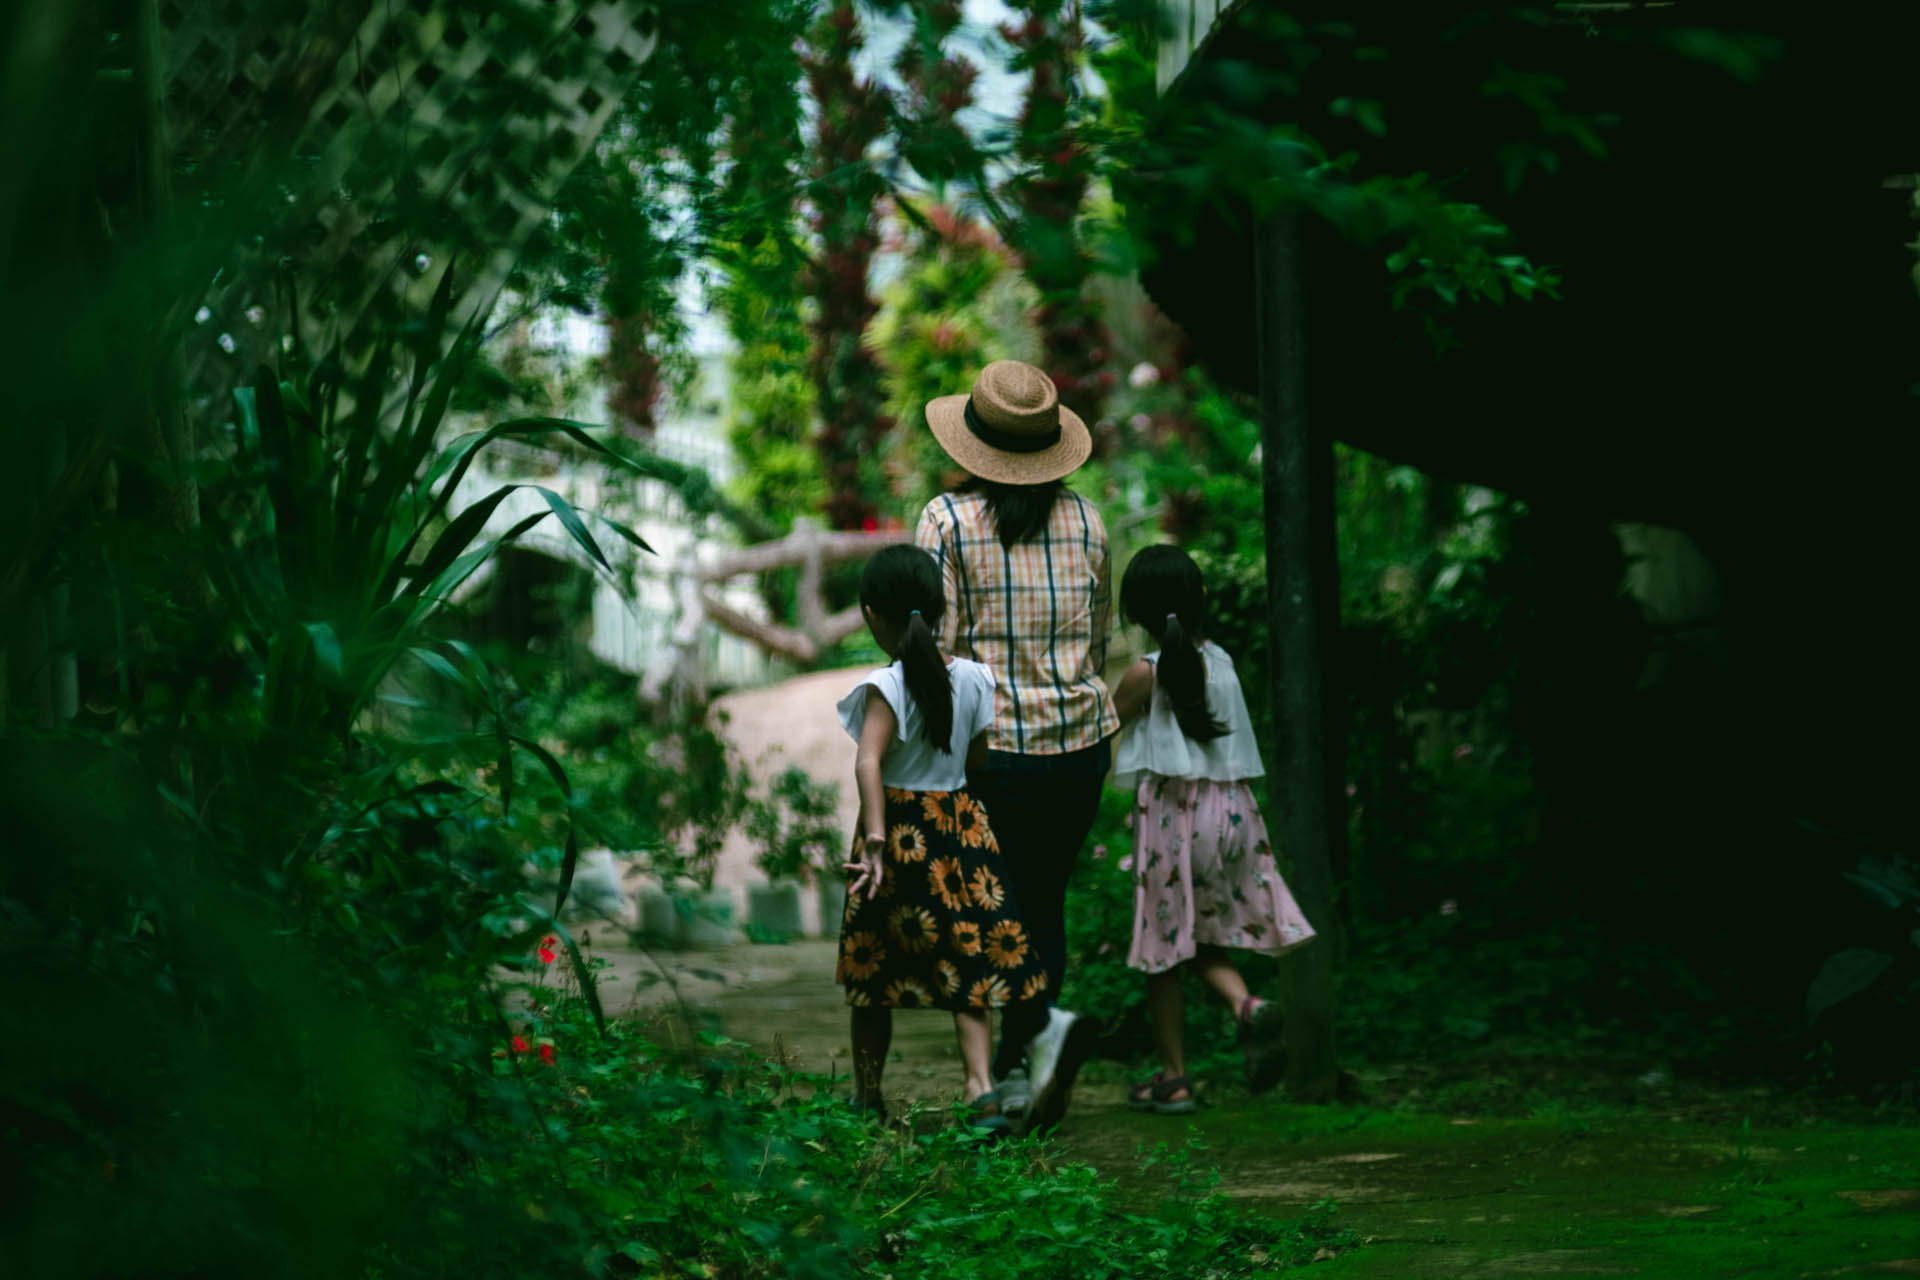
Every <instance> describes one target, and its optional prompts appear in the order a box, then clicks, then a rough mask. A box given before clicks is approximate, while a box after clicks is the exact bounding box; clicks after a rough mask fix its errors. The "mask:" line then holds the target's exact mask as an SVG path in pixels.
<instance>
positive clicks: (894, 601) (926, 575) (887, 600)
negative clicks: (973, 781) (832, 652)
mask: <svg viewBox="0 0 1920 1280" xmlns="http://www.w3.org/2000/svg"><path fill="white" fill-rule="evenodd" d="M860 603H861V604H862V605H864V606H866V607H867V608H868V609H869V610H871V611H872V612H873V613H875V614H877V615H878V616H880V617H882V618H885V619H886V620H887V621H888V622H890V623H892V624H893V625H894V626H895V627H897V628H899V633H900V645H899V649H898V652H897V653H895V655H894V656H895V657H897V658H899V660H900V670H901V672H902V674H904V675H905V677H906V685H907V696H908V697H910V698H912V699H913V705H915V706H916V707H918V708H920V719H921V720H922V721H923V722H924V723H925V724H926V727H927V741H928V742H930V743H932V744H933V745H934V747H935V748H936V749H938V750H940V751H952V750H953V680H952V677H951V676H949V675H948V673H947V664H946V660H945V659H943V658H942V657H941V656H940V645H939V643H938V642H937V641H936V640H935V639H934V638H933V629H934V627H935V626H937V625H939V622H940V618H941V616H942V615H943V614H945V613H946V597H945V595H944V593H943V591H942V588H941V584H940V566H939V565H937V564H935V563H934V559H933V557H932V556H930V555H928V554H927V553H926V552H924V551H922V550H921V549H920V548H918V547H915V546H911V545H909V544H907V543H896V544H895V545H893V546H891V547H882V548H881V549H880V550H879V551H877V552H875V553H874V557H873V559H871V560H869V561H867V567H866V570H865V571H864V572H863V573H861V575H860Z"/></svg>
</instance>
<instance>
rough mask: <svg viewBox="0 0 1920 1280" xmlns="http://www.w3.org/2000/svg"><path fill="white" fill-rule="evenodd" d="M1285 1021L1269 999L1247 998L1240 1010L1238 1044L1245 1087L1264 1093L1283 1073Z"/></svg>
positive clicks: (1285, 1071)
mask: <svg viewBox="0 0 1920 1280" xmlns="http://www.w3.org/2000/svg"><path fill="white" fill-rule="evenodd" d="M1285 1029H1286V1026H1285V1019H1284V1018H1283V1017H1282V1016H1281V1013H1280V1006H1278V1005H1276V1004H1274V1003H1273V1002H1272V1001H1271V1000H1256V999H1255V998H1254V997H1252V996H1248V997H1247V1003H1246V1006H1245V1007H1244V1008H1243V1009H1241V1011H1240V1045H1241V1049H1242V1052H1243V1053H1244V1055H1245V1059H1246V1072H1247V1088H1248V1089H1249V1090H1251V1091H1252V1092H1254V1093H1265V1092H1266V1091H1267V1090H1269V1089H1271V1088H1273V1086H1274V1085H1276V1084H1279V1083H1280V1077H1282V1076H1284V1075H1285V1074H1286V1073H1287V1047H1286V1042H1285V1039H1284V1033H1285Z"/></svg>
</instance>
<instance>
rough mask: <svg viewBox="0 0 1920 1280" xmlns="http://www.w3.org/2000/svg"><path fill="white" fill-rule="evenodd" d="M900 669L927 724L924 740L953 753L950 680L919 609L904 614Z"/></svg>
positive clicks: (951, 681)
mask: <svg viewBox="0 0 1920 1280" xmlns="http://www.w3.org/2000/svg"><path fill="white" fill-rule="evenodd" d="M934 616H935V617H938V616H939V615H938V614H935V615H934ZM900 668H901V670H902V671H903V672H904V673H905V675H906V678H907V693H908V694H909V695H910V696H911V697H912V698H913V701H914V705H915V706H917V707H919V708H920V718H921V720H922V721H924V722H925V723H926V726H927V741H928V742H930V743H932V744H933V745H934V747H935V748H936V749H938V750H940V751H951V750H953V678H952V677H951V676H950V675H948V674H947V664H946V663H945V662H944V661H943V660H942V659H941V657H940V646H939V645H938V644H936V643H934V639H933V628H931V627H929V626H928V625H927V620H926V618H925V617H924V616H922V614H921V612H920V610H918V609H915V610H913V611H911V612H910V613H908V614H907V629H906V631H905V632H904V633H903V634H902V636H901V639H900Z"/></svg>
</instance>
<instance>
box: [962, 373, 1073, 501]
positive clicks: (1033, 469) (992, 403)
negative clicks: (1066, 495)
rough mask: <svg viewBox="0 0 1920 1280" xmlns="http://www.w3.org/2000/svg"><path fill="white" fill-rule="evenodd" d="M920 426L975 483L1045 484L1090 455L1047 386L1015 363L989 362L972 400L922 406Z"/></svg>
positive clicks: (1068, 413) (1037, 375)
mask: <svg viewBox="0 0 1920 1280" xmlns="http://www.w3.org/2000/svg"><path fill="white" fill-rule="evenodd" d="M927 426H928V427H930V428H932V430H933V438H934V439H935V440H938V441H939V442H940V447H941V448H942V449H945V450H946V451H947V456H948V457H950V458H952V459H953V460H954V461H955V462H957V463H959V464H960V465H961V466H962V467H965V468H966V469H967V471H968V472H969V473H970V474H972V475H976V476H979V477H980V478H981V479H982V480H993V481H997V482H999V483H1000V484H1045V483H1046V482H1047V481H1049V480H1058V479H1060V478H1061V477H1062V476H1064V475H1067V474H1068V473H1070V472H1072V471H1074V470H1075V469H1077V468H1078V467H1079V466H1080V464H1081V463H1083V462H1085V461H1086V460H1087V458H1088V456H1089V455H1091V454H1092V453H1093V436H1092V435H1091V434H1090V433H1089V432H1088V431H1087V424H1086V423H1084V422H1082V421H1081V420H1080V415H1079V414H1077V413H1075V412H1074V411H1073V410H1071V409H1069V408H1067V407H1066V406H1065V405H1063V404H1061V403H1060V394H1059V392H1057V391H1056V390H1054V386H1053V379H1052V378H1049V377H1048V376H1047V375H1046V374H1045V373H1044V372H1042V371H1041V370H1039V369H1036V368H1034V367H1033V366H1032V365H1030V364H1022V363H1021V362H1020V361H1018V360H995V361H994V362H993V363H992V364H990V365H988V366H987V367H986V368H984V369H982V370H981V371H980V376H979V377H978V378H976V379H974V383H973V394H972V395H971V396H941V397H939V398H938V399H935V400H929V401H927Z"/></svg>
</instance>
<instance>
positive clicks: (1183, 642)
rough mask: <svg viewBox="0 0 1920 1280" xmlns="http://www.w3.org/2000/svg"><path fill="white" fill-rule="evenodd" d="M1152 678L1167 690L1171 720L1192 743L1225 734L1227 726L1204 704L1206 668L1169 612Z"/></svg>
mask: <svg viewBox="0 0 1920 1280" xmlns="http://www.w3.org/2000/svg"><path fill="white" fill-rule="evenodd" d="M1156 675H1157V676H1158V678H1159V681H1160V687H1161V688H1163V689H1165V690H1166V691H1167V701H1168V702H1169V703H1171V704H1172V706H1173V715H1174V719H1176V720H1178V721H1179V722H1180V731H1181V732H1182V733H1184V734H1186V735H1187V736H1188V737H1189V738H1192V739H1193V740H1194V741H1195V742H1211V741H1212V740H1213V739H1215V738H1218V737H1220V736H1221V735H1222V734H1224V733H1226V731H1227V726H1226V725H1224V724H1222V723H1220V721H1218V720H1216V719H1215V718H1214V716H1213V709H1212V708H1211V707H1209V706H1208V705H1207V667H1206V663H1205V662H1204V661H1203V660H1202V659H1201V657H1200V650H1199V649H1198V648H1197V647H1196V646H1195V645H1194V643H1193V641H1192V640H1190V639H1188V638H1187V629H1186V628H1185V627H1183V626H1181V625H1180V615H1179V614H1177V613H1169V614H1168V615H1167V623H1166V626H1165V627H1164V628H1163V629H1162V630H1161V632H1160V664H1159V670H1158V672H1156Z"/></svg>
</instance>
